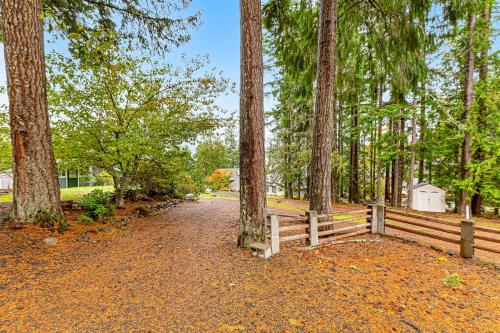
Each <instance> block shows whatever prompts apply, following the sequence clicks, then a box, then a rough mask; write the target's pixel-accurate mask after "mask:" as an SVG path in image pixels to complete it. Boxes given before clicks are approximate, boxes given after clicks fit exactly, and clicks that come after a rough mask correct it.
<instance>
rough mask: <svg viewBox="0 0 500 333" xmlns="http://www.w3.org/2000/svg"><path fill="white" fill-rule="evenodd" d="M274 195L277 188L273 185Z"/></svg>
mask: <svg viewBox="0 0 500 333" xmlns="http://www.w3.org/2000/svg"><path fill="white" fill-rule="evenodd" d="M273 193H276V186H274V185H273Z"/></svg>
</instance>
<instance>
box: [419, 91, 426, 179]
mask: <svg viewBox="0 0 500 333" xmlns="http://www.w3.org/2000/svg"><path fill="white" fill-rule="evenodd" d="M425 102H426V99H425V82H422V87H421V95H420V117H419V129H420V133H419V137H418V141H419V149H418V154H419V157H420V159H419V162H418V182H419V183H422V182H423V181H424V172H425V128H426V126H427V124H426V118H425V117H426V115H425Z"/></svg>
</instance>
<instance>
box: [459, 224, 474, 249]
mask: <svg viewBox="0 0 500 333" xmlns="http://www.w3.org/2000/svg"><path fill="white" fill-rule="evenodd" d="M460 255H461V256H462V257H463V258H472V257H473V256H474V221H470V220H462V221H461V222H460Z"/></svg>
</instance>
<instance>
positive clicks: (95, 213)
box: [78, 190, 113, 221]
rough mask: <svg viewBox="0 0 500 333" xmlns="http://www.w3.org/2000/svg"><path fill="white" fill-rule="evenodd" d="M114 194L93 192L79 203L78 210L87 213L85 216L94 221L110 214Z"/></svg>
mask: <svg viewBox="0 0 500 333" xmlns="http://www.w3.org/2000/svg"><path fill="white" fill-rule="evenodd" d="M112 196H113V193H111V192H105V191H103V190H93V191H92V192H90V193H88V194H86V195H84V196H83V197H82V200H80V202H79V203H78V208H79V209H81V210H83V211H84V212H85V214H84V215H86V216H87V217H89V218H91V219H92V221H94V220H96V219H98V218H99V217H101V216H104V215H106V214H109V213H110V211H112V207H111V198H112Z"/></svg>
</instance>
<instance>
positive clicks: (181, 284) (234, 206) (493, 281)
mask: <svg viewBox="0 0 500 333" xmlns="http://www.w3.org/2000/svg"><path fill="white" fill-rule="evenodd" d="M272 209H274V208H272ZM273 211H274V212H281V213H286V212H287V211H284V210H278V209H274V210H273ZM237 219H238V203H237V202H236V201H232V200H223V199H202V200H200V201H199V202H188V203H184V204H182V205H180V206H178V207H176V208H173V209H169V210H165V211H164V212H162V213H160V214H159V215H156V216H153V217H146V218H135V219H133V220H132V221H131V222H130V224H129V226H128V227H124V228H117V229H115V230H114V231H112V232H108V231H98V232H97V233H90V234H89V235H90V241H87V242H82V241H81V240H79V239H78V234H75V233H73V234H72V233H68V234H67V236H64V237H62V238H61V239H59V242H58V244H57V245H56V246H53V247H49V246H46V245H44V244H43V243H42V241H41V240H42V239H43V237H46V234H44V233H43V232H42V231H40V230H41V229H32V230H31V229H30V230H27V229H23V230H15V231H13V230H4V231H1V232H0V243H1V244H2V247H0V331H1V332H3V331H5V332H64V331H71V332H93V331H100V332H148V331H150V332H353V331H369V332H387V331H396V332H411V331H417V330H420V331H423V332H429V331H439V332H440V331H444V330H446V331H448V332H456V331H461V330H464V331H467V332H493V331H496V330H497V329H498V322H499V321H500V301H499V296H500V285H499V284H498V270H497V268H495V266H494V265H486V264H481V263H478V262H477V261H473V260H464V259H461V258H459V257H458V256H450V255H448V254H445V253H440V252H437V251H434V250H431V249H429V248H427V247H422V246H420V245H418V244H414V243H407V242H401V241H399V240H395V239H392V238H385V237H384V238H381V241H380V242H365V243H345V244H337V245H333V246H330V247H324V248H320V249H316V250H310V251H305V252H303V251H300V247H298V248H294V247H293V246H291V247H285V248H283V250H282V253H280V254H279V255H277V256H274V257H272V258H271V259H270V260H267V261H264V260H262V259H259V258H255V257H252V256H251V255H250V254H249V252H248V251H247V250H241V249H238V248H237V247H236V243H235V239H236V237H235V236H236V234H237V232H238V226H237ZM363 238H367V239H371V236H367V237H363Z"/></svg>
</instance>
